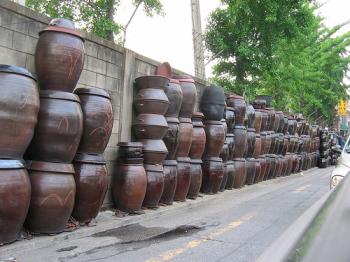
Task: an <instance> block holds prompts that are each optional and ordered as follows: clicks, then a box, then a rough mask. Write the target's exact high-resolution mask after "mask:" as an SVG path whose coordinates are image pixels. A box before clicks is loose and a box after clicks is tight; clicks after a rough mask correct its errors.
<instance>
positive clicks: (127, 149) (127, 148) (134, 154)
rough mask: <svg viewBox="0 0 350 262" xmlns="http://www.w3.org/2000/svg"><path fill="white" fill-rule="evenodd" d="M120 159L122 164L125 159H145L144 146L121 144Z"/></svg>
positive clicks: (138, 143)
mask: <svg viewBox="0 0 350 262" xmlns="http://www.w3.org/2000/svg"><path fill="white" fill-rule="evenodd" d="M118 147H119V150H118V158H119V159H120V161H121V162H123V161H124V160H125V159H139V158H142V159H143V153H142V149H143V144H142V143H140V142H119V143H118Z"/></svg>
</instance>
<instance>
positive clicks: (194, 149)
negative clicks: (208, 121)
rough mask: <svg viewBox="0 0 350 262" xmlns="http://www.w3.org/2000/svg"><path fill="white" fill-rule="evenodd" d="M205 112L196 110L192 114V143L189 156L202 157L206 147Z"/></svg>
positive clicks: (193, 157)
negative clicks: (203, 120)
mask: <svg viewBox="0 0 350 262" xmlns="http://www.w3.org/2000/svg"><path fill="white" fill-rule="evenodd" d="M202 119H203V114H202V113H200V112H194V113H193V115H192V125H193V134H192V143H191V148H190V153H189V157H190V158H192V159H201V158H202V155H203V153H204V149H205V142H206V136H205V131H204V125H203V122H202Z"/></svg>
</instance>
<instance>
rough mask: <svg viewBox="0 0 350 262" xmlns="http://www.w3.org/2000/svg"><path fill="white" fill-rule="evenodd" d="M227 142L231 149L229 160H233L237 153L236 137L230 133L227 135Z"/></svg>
mask: <svg viewBox="0 0 350 262" xmlns="http://www.w3.org/2000/svg"><path fill="white" fill-rule="evenodd" d="M226 142H227V146H228V149H229V155H228V160H232V159H233V154H234V151H235V135H234V134H230V133H228V134H227V135H226Z"/></svg>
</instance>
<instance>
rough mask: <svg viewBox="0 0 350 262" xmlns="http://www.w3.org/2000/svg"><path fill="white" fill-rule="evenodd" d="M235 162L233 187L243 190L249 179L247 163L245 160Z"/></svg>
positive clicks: (239, 159) (235, 159)
mask: <svg viewBox="0 0 350 262" xmlns="http://www.w3.org/2000/svg"><path fill="white" fill-rule="evenodd" d="M233 162H234V165H235V174H234V177H235V181H234V184H233V187H234V188H241V187H242V186H244V184H245V181H246V177H247V171H246V161H245V159H244V158H234V159H233Z"/></svg>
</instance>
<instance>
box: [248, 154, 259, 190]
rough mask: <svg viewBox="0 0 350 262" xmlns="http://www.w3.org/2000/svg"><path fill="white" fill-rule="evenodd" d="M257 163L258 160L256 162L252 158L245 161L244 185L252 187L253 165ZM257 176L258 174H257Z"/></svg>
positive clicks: (253, 177)
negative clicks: (245, 174)
mask: <svg viewBox="0 0 350 262" xmlns="http://www.w3.org/2000/svg"><path fill="white" fill-rule="evenodd" d="M257 162H258V163H259V160H256V159H254V158H247V159H246V173H247V176H246V181H245V184H246V185H252V184H254V180H255V175H256V174H255V165H256V163H257ZM257 175H259V174H257Z"/></svg>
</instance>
